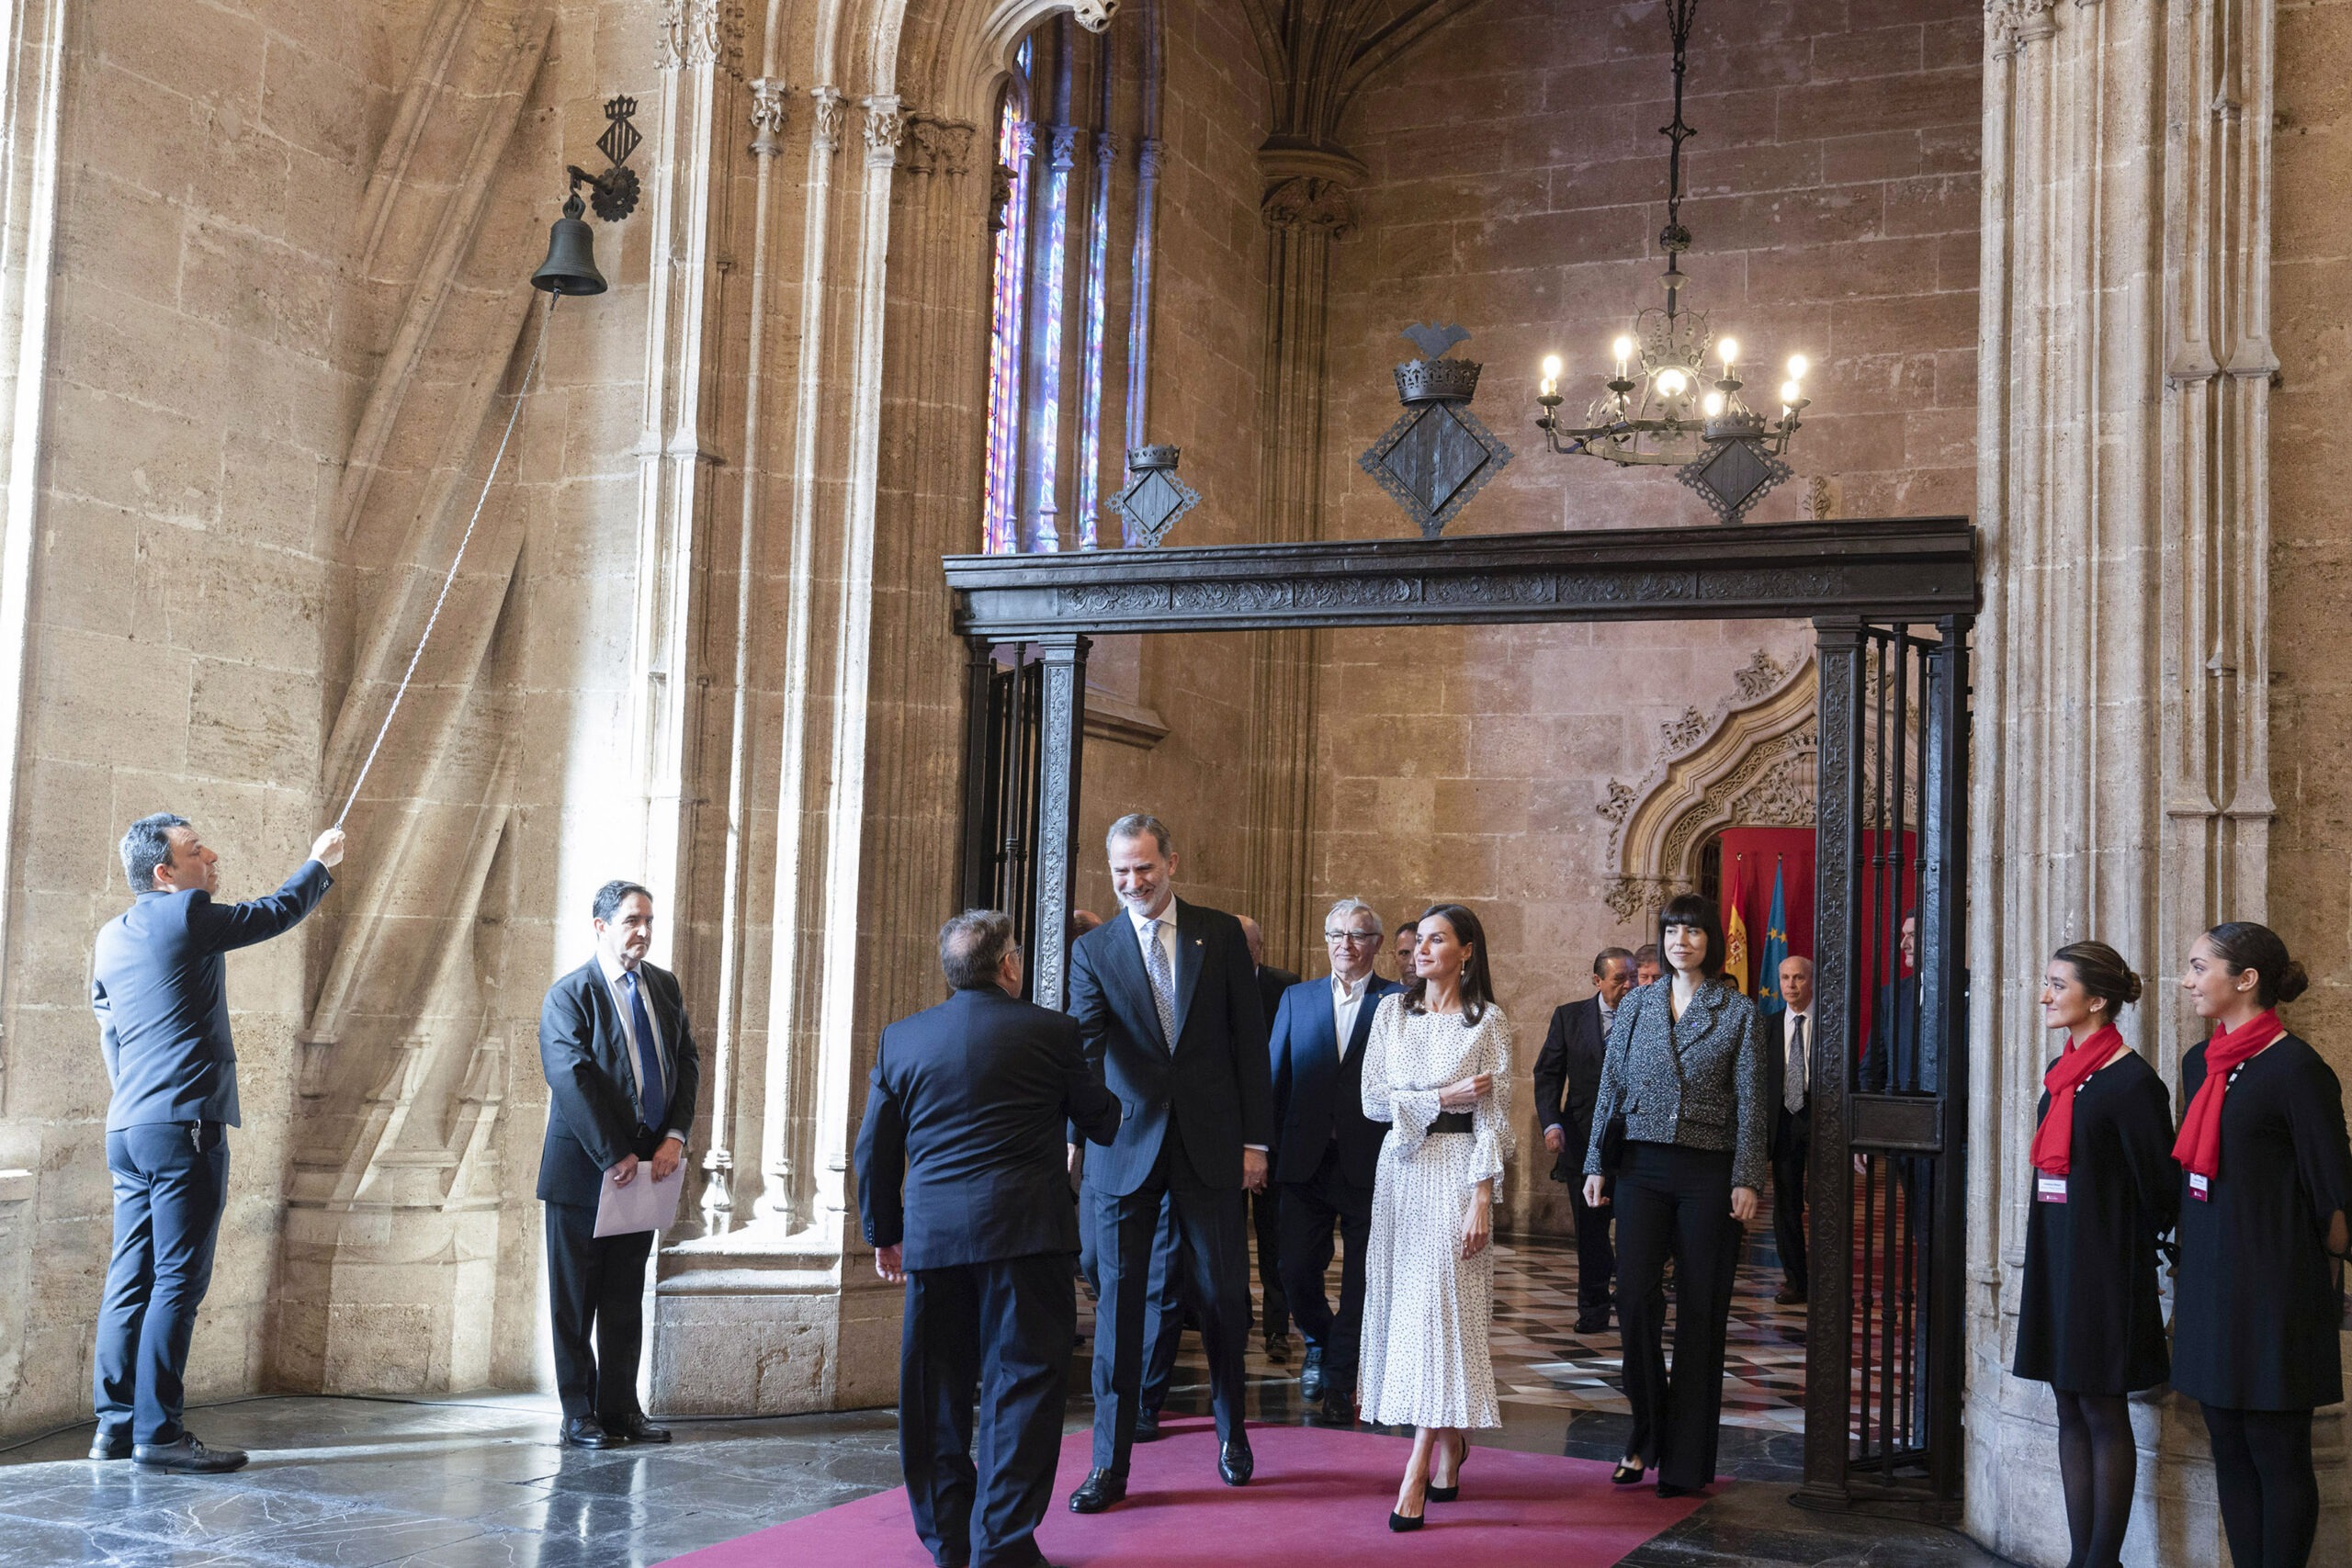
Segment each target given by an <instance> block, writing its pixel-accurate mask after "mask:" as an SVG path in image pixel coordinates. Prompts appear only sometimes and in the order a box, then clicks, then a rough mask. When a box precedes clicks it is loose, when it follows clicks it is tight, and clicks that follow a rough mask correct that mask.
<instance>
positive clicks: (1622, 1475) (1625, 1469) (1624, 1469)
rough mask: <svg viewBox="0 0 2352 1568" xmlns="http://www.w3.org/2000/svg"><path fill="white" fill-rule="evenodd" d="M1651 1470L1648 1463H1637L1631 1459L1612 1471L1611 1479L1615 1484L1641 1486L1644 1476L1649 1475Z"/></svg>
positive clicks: (1610, 1473) (1612, 1483)
mask: <svg viewBox="0 0 2352 1568" xmlns="http://www.w3.org/2000/svg"><path fill="white" fill-rule="evenodd" d="M1649 1472H1650V1467H1649V1466H1648V1465H1646V1464H1635V1463H1632V1462H1630V1461H1629V1462H1627V1463H1623V1464H1620V1465H1619V1466H1618V1467H1617V1468H1616V1469H1615V1470H1612V1471H1611V1472H1609V1480H1610V1483H1611V1485H1615V1486H1639V1485H1640V1484H1641V1483H1642V1477H1643V1476H1645V1475H1647V1474H1648V1473H1649Z"/></svg>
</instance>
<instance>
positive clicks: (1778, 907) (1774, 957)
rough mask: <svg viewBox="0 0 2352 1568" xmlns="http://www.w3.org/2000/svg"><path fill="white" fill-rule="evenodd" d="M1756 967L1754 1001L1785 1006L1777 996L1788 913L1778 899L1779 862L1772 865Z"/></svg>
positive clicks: (1786, 943)
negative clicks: (1768, 903)
mask: <svg viewBox="0 0 2352 1568" xmlns="http://www.w3.org/2000/svg"><path fill="white" fill-rule="evenodd" d="M1760 956H1761V962H1759V963H1758V964H1757V967H1756V1000H1757V1002H1758V1005H1759V1006H1762V1007H1767V1008H1778V1007H1785V1006H1787V1005H1788V1004H1787V1003H1786V1002H1785V1001H1783V1000H1782V999H1781V962H1782V961H1783V960H1785V959H1786V958H1787V957H1788V956H1789V914H1788V909H1787V907H1786V906H1785V905H1784V904H1782V902H1781V863H1780V862H1779V861H1777V860H1776V861H1774V862H1773V863H1772V913H1771V914H1770V916H1769V917H1768V918H1767V919H1765V921H1764V951H1763V953H1762V954H1761V955H1760Z"/></svg>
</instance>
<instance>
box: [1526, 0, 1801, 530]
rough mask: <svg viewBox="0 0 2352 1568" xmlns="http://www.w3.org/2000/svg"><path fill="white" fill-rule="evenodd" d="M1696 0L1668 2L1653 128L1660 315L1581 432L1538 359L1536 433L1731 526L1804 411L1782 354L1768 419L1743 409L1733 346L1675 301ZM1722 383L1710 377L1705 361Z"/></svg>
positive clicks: (1777, 475) (1554, 364)
mask: <svg viewBox="0 0 2352 1568" xmlns="http://www.w3.org/2000/svg"><path fill="white" fill-rule="evenodd" d="M1697 10H1698V0H1667V25H1668V28H1669V29H1670V31H1671V33H1672V35H1673V41H1674V122H1673V123H1672V124H1671V125H1667V126H1662V127H1660V128H1659V131H1658V134H1660V135H1661V136H1664V137H1665V138H1666V139H1667V161H1666V227H1665V228H1664V229H1662V230H1660V231H1659V232H1658V237H1657V243H1658V248H1659V249H1660V250H1662V251H1664V252H1665V253H1666V272H1665V274H1664V276H1663V279H1662V281H1663V282H1664V283H1665V285H1666V307H1665V309H1663V310H1660V309H1659V308H1658V307H1657V306H1655V305H1653V306H1651V307H1650V308H1649V309H1647V310H1644V311H1642V312H1641V314H1640V315H1639V316H1638V317H1636V318H1635V319H1634V330H1633V331H1632V332H1631V333H1626V334H1623V335H1621V336H1619V337H1618V339H1617V341H1616V342H1615V343H1614V344H1612V345H1611V350H1610V355H1611V358H1612V359H1613V360H1614V361H1615V363H1616V374H1615V375H1613V376H1611V378H1610V379H1609V381H1608V382H1607V383H1606V389H1605V390H1604V391H1603V392H1602V394H1601V395H1600V397H1597V398H1595V399H1593V400H1592V402H1591V403H1590V405H1589V406H1588V407H1587V409H1586V411H1585V423H1584V425H1583V426H1582V427H1581V428H1571V427H1569V426H1568V425H1567V424H1566V423H1563V421H1562V420H1561V417H1560V405H1561V404H1562V403H1564V402H1566V398H1565V397H1564V396H1562V394H1561V392H1560V382H1561V379H1562V377H1563V375H1564V373H1565V370H1566V367H1565V366H1564V365H1563V363H1562V361H1561V358H1560V356H1559V355H1556V354H1554V355H1545V356H1544V375H1543V380H1542V382H1541V383H1540V385H1539V387H1538V389H1537V395H1536V399H1535V400H1536V402H1537V403H1538V404H1539V405H1540V406H1541V407H1542V409H1543V411H1544V412H1542V413H1541V414H1540V415H1538V416H1537V418H1536V421H1535V424H1536V428H1538V429H1540V430H1541V431H1543V432H1544V445H1545V446H1546V447H1548V448H1549V449H1550V450H1552V451H1554V452H1557V453H1560V454H1563V455H1565V456H1571V457H1600V458H1603V459H1605V460H1606V461H1609V462H1611V463H1616V464H1618V465H1620V466H1632V465H1634V464H1654V465H1659V466H1664V465H1673V466H1674V467H1676V468H1677V469H1678V470H1679V472H1678V474H1677V477H1678V478H1679V479H1681V481H1682V482H1683V483H1684V484H1686V485H1689V486H1690V487H1691V489H1692V490H1694V491H1697V492H1698V493H1699V495H1700V497H1701V499H1702V500H1704V501H1705V502H1707V505H1708V507H1709V508H1710V509H1711V510H1712V511H1713V513H1715V515H1716V517H1718V518H1719V519H1721V520H1722V521H1723V522H1725V523H1736V522H1738V521H1739V519H1740V517H1741V515H1742V514H1743V513H1746V512H1747V509H1748V508H1749V507H1751V506H1753V505H1755V504H1756V502H1758V501H1761V500H1762V499H1763V498H1764V496H1765V494H1766V493H1767V492H1768V491H1770V490H1771V489H1772V487H1773V486H1775V485H1777V484H1780V483H1781V481H1782V480H1784V479H1788V478H1789V477H1790V474H1791V469H1790V468H1789V466H1788V465H1787V464H1786V463H1784V462H1782V461H1781V455H1782V454H1784V453H1785V452H1787V451H1788V448H1789V438H1790V437H1791V436H1792V435H1793V434H1796V432H1797V430H1798V428H1799V421H1798V416H1799V415H1800V414H1802V413H1803V412H1804V410H1805V408H1806V406H1807V403H1808V400H1807V399H1806V397H1805V395H1804V375H1805V371H1806V369H1807V365H1806V362H1805V357H1804V355H1802V354H1798V355H1790V357H1789V364H1788V371H1789V376H1788V379H1787V380H1786V381H1784V382H1782V383H1781V389H1780V390H1781V395H1780V413H1779V416H1778V417H1777V418H1769V417H1768V416H1767V415H1765V414H1763V413H1761V412H1758V411H1756V410H1754V409H1751V408H1750V407H1748V406H1747V403H1746V402H1745V401H1744V400H1742V399H1741V397H1740V395H1739V394H1740V389H1741V388H1743V387H1744V386H1746V384H1747V383H1746V382H1744V381H1742V380H1741V379H1740V378H1739V375H1738V367H1739V352H1740V350H1739V344H1738V343H1737V342H1736V340H1734V339H1732V338H1728V337H1726V338H1722V339H1718V338H1716V336H1715V335H1714V330H1713V328H1712V327H1711V326H1709V325H1708V323H1707V314H1706V312H1705V311H1703V310H1691V309H1690V308H1688V307H1687V306H1685V305H1684V304H1683V302H1682V288H1683V285H1684V283H1685V282H1686V281H1687V280H1688V275H1687V274H1685V273H1684V272H1683V270H1682V266H1681V261H1682V253H1683V252H1685V251H1687V250H1689V249H1690V248H1691V231H1690V230H1689V229H1687V228H1685V227H1683V224H1682V144H1683V143H1684V142H1685V141H1689V140H1690V139H1691V137H1692V136H1694V135H1696V134H1697V132H1696V131H1694V130H1691V127H1690V126H1689V125H1688V124H1687V123H1685V122H1684V120H1683V118H1682V80H1683V75H1684V73H1685V70H1686V68H1687V65H1686V59H1685V57H1686V54H1687V52H1688V50H1689V48H1690V43H1691V18H1692V17H1693V16H1694V15H1695V13H1696V12H1697ZM1711 358H1712V360H1713V365H1714V367H1715V368H1717V369H1719V370H1720V372H1721V374H1719V375H1716V376H1714V377H1713V378H1712V379H1711V378H1710V377H1709V374H1708V371H1709V368H1710V359H1711Z"/></svg>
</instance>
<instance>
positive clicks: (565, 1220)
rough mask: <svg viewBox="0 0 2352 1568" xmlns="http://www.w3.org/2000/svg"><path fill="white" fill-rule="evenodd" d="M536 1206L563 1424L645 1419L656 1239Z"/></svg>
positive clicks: (587, 1213)
mask: <svg viewBox="0 0 2352 1568" xmlns="http://www.w3.org/2000/svg"><path fill="white" fill-rule="evenodd" d="M540 1207H541V1208H542V1209H543V1210H545V1211H546V1214H547V1233H548V1320H549V1322H550V1323H551V1324H552V1325H553V1326H554V1329H555V1387H556V1393H557V1395H558V1396H559V1397H560V1398H561V1400H562V1401H563V1417H564V1419H565V1420H567V1421H576V1420H578V1419H580V1418H581V1417H582V1416H595V1417H596V1418H597V1419H598V1420H600V1421H602V1420H604V1419H605V1418H607V1417H612V1418H616V1419H617V1418H618V1417H621V1416H638V1415H642V1414H643V1412H642V1411H640V1410H639V1408H638V1404H637V1363H638V1354H639V1349H640V1348H641V1347H642V1346H643V1344H644V1342H645V1260H646V1258H648V1257H650V1256H651V1254H652V1251H653V1233H652V1232H651V1231H635V1232H632V1233H630V1234H629V1235H605V1236H600V1235H597V1234H596V1211H595V1210H594V1209H583V1208H580V1207H577V1206H575V1205H573V1204H571V1203H543V1204H541V1205H540ZM592 1332H593V1333H594V1337H595V1346H594V1349H593V1350H592V1349H591V1348H589V1337H590V1334H591V1333H592ZM1073 1332H1075V1330H1074V1329H1073ZM1063 1343H1064V1344H1065V1345H1067V1344H1068V1343H1069V1341H1068V1340H1064V1341H1063Z"/></svg>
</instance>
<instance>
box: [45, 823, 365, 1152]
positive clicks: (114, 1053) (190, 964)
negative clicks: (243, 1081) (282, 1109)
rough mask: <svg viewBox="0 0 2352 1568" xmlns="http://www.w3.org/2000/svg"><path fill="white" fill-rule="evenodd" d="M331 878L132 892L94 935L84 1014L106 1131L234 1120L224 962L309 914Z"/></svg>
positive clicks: (307, 866) (299, 872)
mask: <svg viewBox="0 0 2352 1568" xmlns="http://www.w3.org/2000/svg"><path fill="white" fill-rule="evenodd" d="M333 885H334V878H333V877H331V876H329V875H328V874H327V868H326V867H325V866H322V865H321V864H320V863H318V862H317V861H314V860H306V861H304V862H303V863H301V865H300V867H298V868H297V869H296V870H295V873H294V874H293V875H291V876H289V877H288V878H287V879H286V885H285V886H282V887H280V888H279V889H278V890H277V892H275V893H273V894H271V895H270V896H269V897H266V898H255V899H254V900H253V901H252V902H250V903H245V904H216V903H214V902H213V901H212V896H211V895H210V894H209V893H160V892H158V893H141V895H139V899H138V902H136V903H134V904H132V905H131V906H130V908H128V909H126V910H124V911H123V912H122V913H121V914H119V915H117V916H116V917H115V918H114V919H111V920H108V921H107V923H106V924H105V926H103V927H102V928H100V930H99V931H98V942H97V949H96V953H93V954H92V956H91V964H90V1010H91V1011H92V1012H93V1013H95V1014H96V1015H97V1020H98V1050H99V1051H100V1053H101V1054H103V1055H104V1056H105V1057H106V1064H107V1083H108V1084H109V1085H111V1086H112V1087H113V1089H114V1098H113V1099H111V1100H108V1101H107V1132H109V1133H112V1132H116V1131H118V1130H119V1129H121V1128H124V1127H138V1126H143V1125H146V1124H148V1123H150V1122H227V1123H228V1124H229V1125H230V1126H232V1127H234V1126H236V1125H237V1124H238V1117H239V1111H238V1106H237V1048H236V1046H235V1045H234V1044H233V1043H232V1042H231V1040H230V1037H229V993H228V964H227V963H226V962H225V960H224V958H223V956H222V955H223V954H225V953H229V952H230V951H231V950H232V949H235V948H240V947H250V946H251V945H253V944H254V942H266V941H267V940H268V939H269V938H271V937H274V936H276V935H277V933H278V932H280V931H286V930H288V929H290V928H291V927H292V926H293V925H294V924H295V922H297V921H298V920H300V919H301V918H302V917H303V916H305V915H307V914H309V913H310V912H311V910H312V909H313V908H317V906H318V902H319V900H320V899H322V898H323V897H326V892H327V889H328V887H330V886H333Z"/></svg>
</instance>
